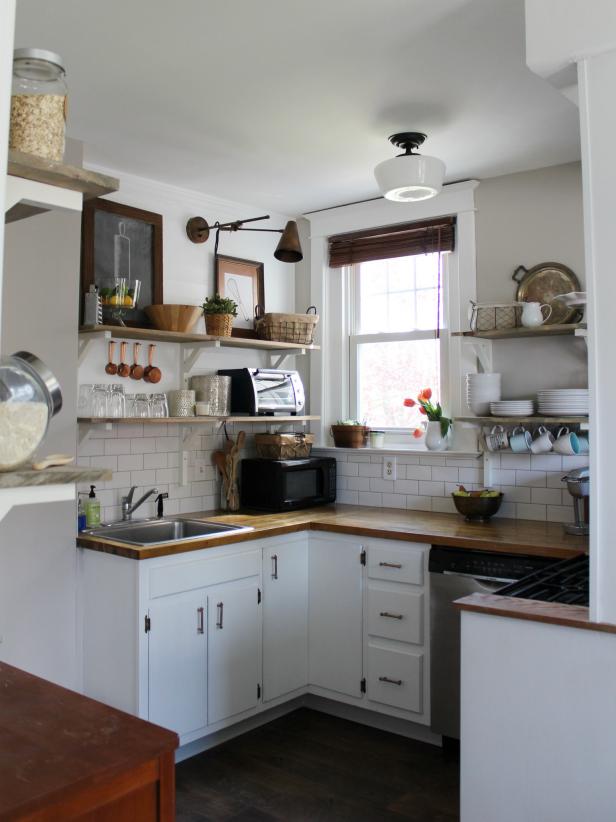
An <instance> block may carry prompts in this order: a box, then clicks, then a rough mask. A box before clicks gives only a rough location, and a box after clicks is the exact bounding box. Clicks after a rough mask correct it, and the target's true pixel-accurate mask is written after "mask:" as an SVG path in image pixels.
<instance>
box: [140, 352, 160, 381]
mask: <svg viewBox="0 0 616 822" xmlns="http://www.w3.org/2000/svg"><path fill="white" fill-rule="evenodd" d="M155 351H156V346H155V345H154V344H153V343H152V344H151V345H150V347H149V348H148V364H147V365H146V367H145V370H144V372H143V379H144V380H145V381H146V382H160V378H161V377H162V372H161V370H160V368H157V367H156V366H155V365H152V360H153V359H154V352H155Z"/></svg>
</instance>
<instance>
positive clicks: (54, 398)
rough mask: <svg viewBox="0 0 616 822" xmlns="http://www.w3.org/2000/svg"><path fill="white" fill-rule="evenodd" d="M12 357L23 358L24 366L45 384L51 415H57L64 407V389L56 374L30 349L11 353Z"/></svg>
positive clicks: (39, 381) (37, 379)
mask: <svg viewBox="0 0 616 822" xmlns="http://www.w3.org/2000/svg"><path fill="white" fill-rule="evenodd" d="M11 357H13V358H14V359H18V360H21V363H22V366H23V367H24V368H25V369H26V370H27V371H28V372H29V373H30V374H31V375H32V376H33V377H34V378H35V379H36V381H37V382H38V383H42V384H43V386H44V387H45V391H46V395H47V405H48V406H49V416H50V418H51V417H55V415H56V414H57V413H58V411H60V409H61V408H62V391H61V389H60V383H59V382H58V380H57V379H56V377H55V376H54V374H53V373H52V372H51V371H50V369H49V368H47V366H46V365H45V363H44V362H43V361H42V360H39V358H38V357H37V356H36V355H35V354H31V353H30V352H29V351H17V352H15V354H11Z"/></svg>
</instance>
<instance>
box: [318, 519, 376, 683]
mask: <svg viewBox="0 0 616 822" xmlns="http://www.w3.org/2000/svg"><path fill="white" fill-rule="evenodd" d="M361 552H362V546H361V545H360V544H359V543H352V542H347V541H346V540H342V539H341V540H337V539H333V538H329V539H324V538H322V537H313V536H312V535H311V537H310V551H309V583H308V584H309V592H310V593H309V619H308V623H309V641H308V660H309V682H310V684H311V685H318V686H320V687H321V688H328V689H329V690H331V691H337V692H338V693H342V694H348V695H349V696H357V697H359V696H361V679H362V675H363V674H362V669H363V665H362V565H361Z"/></svg>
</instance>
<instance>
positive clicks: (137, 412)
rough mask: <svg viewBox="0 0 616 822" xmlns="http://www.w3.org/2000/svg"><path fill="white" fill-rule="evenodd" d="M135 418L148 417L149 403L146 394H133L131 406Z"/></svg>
mask: <svg viewBox="0 0 616 822" xmlns="http://www.w3.org/2000/svg"><path fill="white" fill-rule="evenodd" d="M133 408H134V416H135V417H149V416H150V403H149V400H148V395H147V394H135V402H134V404H133Z"/></svg>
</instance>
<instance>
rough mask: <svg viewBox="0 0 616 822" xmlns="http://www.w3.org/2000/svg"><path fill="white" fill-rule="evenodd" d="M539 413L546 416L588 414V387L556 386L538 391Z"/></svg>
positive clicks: (578, 415)
mask: <svg viewBox="0 0 616 822" xmlns="http://www.w3.org/2000/svg"><path fill="white" fill-rule="evenodd" d="M537 402H538V409H539V413H540V414H543V415H544V416H546V417H583V416H588V388H554V389H552V390H549V391H548V390H546V391H538V392H537Z"/></svg>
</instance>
